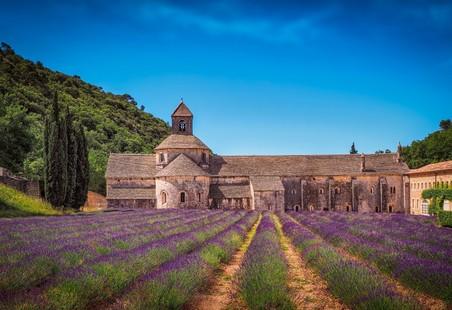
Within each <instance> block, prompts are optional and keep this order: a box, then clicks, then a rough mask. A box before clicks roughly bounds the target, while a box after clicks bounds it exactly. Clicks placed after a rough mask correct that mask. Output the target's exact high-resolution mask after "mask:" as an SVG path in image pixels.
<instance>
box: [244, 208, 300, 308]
mask: <svg viewBox="0 0 452 310" xmlns="http://www.w3.org/2000/svg"><path fill="white" fill-rule="evenodd" d="M287 274H288V267H287V262H286V259H285V256H284V253H283V250H282V248H281V244H280V241H279V236H278V233H277V230H276V227H275V223H274V221H273V220H272V218H271V215H270V213H265V214H264V215H263V218H262V220H261V222H260V224H259V226H258V228H257V230H256V235H255V236H254V239H253V241H252V242H251V244H250V247H249V248H248V251H247V252H246V255H245V258H244V260H243V263H242V265H241V267H240V271H239V277H238V278H239V290H240V294H241V296H242V297H243V299H244V301H245V302H246V304H247V306H248V308H250V309H293V308H294V305H293V303H292V301H291V299H290V297H289V294H288V287H287Z"/></svg>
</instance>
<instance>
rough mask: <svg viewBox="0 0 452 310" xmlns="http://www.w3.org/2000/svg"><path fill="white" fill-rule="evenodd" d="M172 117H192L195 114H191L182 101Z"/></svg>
mask: <svg viewBox="0 0 452 310" xmlns="http://www.w3.org/2000/svg"><path fill="white" fill-rule="evenodd" d="M171 116H173V117H174V116H182V117H187V116H188V117H192V116H193V113H191V111H190V109H189V108H188V107H187V106H186V105H185V103H184V101H183V100H181V102H180V103H179V105H178V106H177V108H176V110H175V111H174V112H173V114H172V115H171Z"/></svg>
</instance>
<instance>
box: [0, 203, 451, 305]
mask: <svg viewBox="0 0 452 310" xmlns="http://www.w3.org/2000/svg"><path fill="white" fill-rule="evenodd" d="M278 225H279V226H278ZM276 227H281V228H279V230H278V229H277V228H276ZM282 235H284V236H285V237H287V239H288V240H289V241H290V243H291V244H292V246H293V248H294V249H295V253H290V252H289V251H288V249H287V246H284V245H283V243H282V241H281V238H282ZM451 245H452V230H451V229H448V228H438V227H436V226H435V225H434V223H433V221H432V220H431V219H428V218H425V217H413V216H404V215H397V214H394V215H383V214H368V215H359V214H350V213H328V212H306V213H292V212H289V213H287V214H279V215H277V216H275V215H272V214H270V213H262V214H261V213H259V212H247V211H210V210H172V209H170V210H146V211H144V210H123V211H115V212H104V213H100V214H83V215H71V216H56V217H34V218H16V219H0V274H1V277H0V309H182V308H185V309H234V308H240V309H243V308H248V309H306V308H316V307H320V308H321V307H327V306H326V304H325V303H324V299H325V298H330V299H332V300H335V305H336V306H335V307H336V308H341V309H347V308H348V309H423V308H425V309H427V308H434V309H448V308H450V307H452V246H451ZM293 254H294V255H296V256H297V259H298V260H299V261H297V262H298V264H299V266H294V265H293V263H292V265H290V266H289V263H288V258H290V255H293ZM292 261H293V257H292ZM234 266H235V267H236V268H235V269H234V268H232V269H228V267H234ZM298 267H300V268H301V267H303V268H304V269H300V270H301V271H300V270H298V271H299V273H298V274H299V275H300V274H301V276H302V277H306V281H308V280H309V279H310V277H313V276H315V277H318V278H316V280H315V281H317V282H315V283H318V288H316V287H314V288H312V289H314V290H316V294H315V296H317V297H315V298H311V297H310V298H309V299H308V298H300V296H301V297H303V294H304V293H306V294H308V293H309V292H308V288H307V287H303V286H300V285H298V286H297V285H295V286H294V282H295V280H294V278H293V273H294V269H298ZM228 270H235V271H234V272H233V273H230V272H229V271H228ZM300 272H301V273H300ZM311 273H312V274H311ZM299 280H300V279H298V280H296V281H298V282H300V281H299ZM302 280H303V279H302ZM295 284H296V283H295ZM222 287H228V288H229V289H228V291H227V292H224V291H221V288H222ZM216 288H219V289H216ZM201 295H202V296H204V297H205V298H198V297H199V296H201ZM206 296H207V297H206ZM310 296H312V294H311V295H310Z"/></svg>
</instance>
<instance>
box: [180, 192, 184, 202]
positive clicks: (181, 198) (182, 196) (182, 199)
mask: <svg viewBox="0 0 452 310" xmlns="http://www.w3.org/2000/svg"><path fill="white" fill-rule="evenodd" d="M180 202H182V203H183V202H185V192H182V193H180Z"/></svg>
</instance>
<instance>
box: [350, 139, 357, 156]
mask: <svg viewBox="0 0 452 310" xmlns="http://www.w3.org/2000/svg"><path fill="white" fill-rule="evenodd" d="M350 154H358V150H357V149H356V147H355V142H353V144H352V147H351V148H350Z"/></svg>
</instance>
